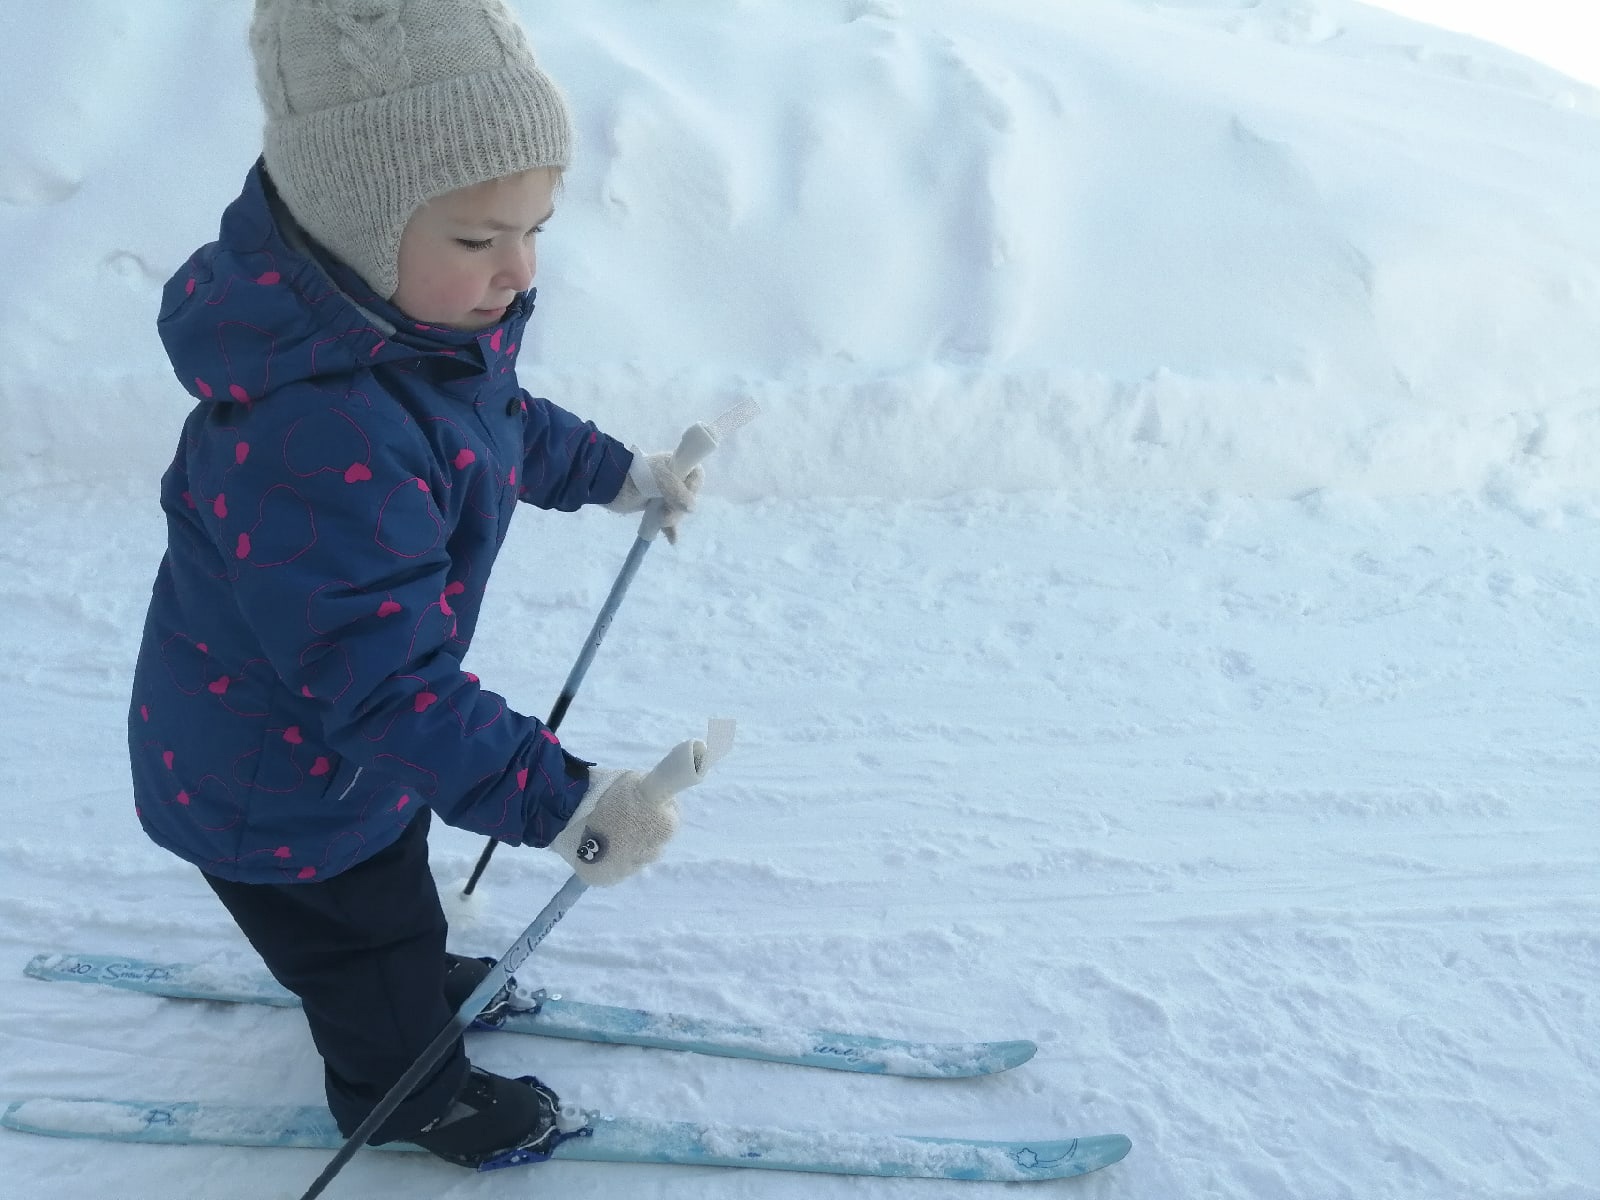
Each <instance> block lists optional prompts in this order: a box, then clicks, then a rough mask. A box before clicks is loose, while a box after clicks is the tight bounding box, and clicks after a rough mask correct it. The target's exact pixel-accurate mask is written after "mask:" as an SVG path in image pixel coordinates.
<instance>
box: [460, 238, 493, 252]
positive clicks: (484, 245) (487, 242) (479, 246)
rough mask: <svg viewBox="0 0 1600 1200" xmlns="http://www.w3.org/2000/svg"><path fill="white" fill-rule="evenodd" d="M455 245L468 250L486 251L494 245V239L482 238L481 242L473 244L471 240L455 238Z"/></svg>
mask: <svg viewBox="0 0 1600 1200" xmlns="http://www.w3.org/2000/svg"><path fill="white" fill-rule="evenodd" d="M456 244H457V245H460V246H465V247H466V248H467V249H468V250H487V249H488V248H489V247H490V246H492V245H494V239H493V238H484V239H483V241H481V242H475V241H473V240H472V239H471V238H457V239H456Z"/></svg>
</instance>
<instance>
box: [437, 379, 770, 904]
mask: <svg viewBox="0 0 1600 1200" xmlns="http://www.w3.org/2000/svg"><path fill="white" fill-rule="evenodd" d="M760 412H761V409H760V407H759V406H758V405H757V404H756V402H755V401H754V400H745V401H742V402H741V403H739V404H736V405H734V406H733V407H732V408H730V409H729V410H728V411H727V412H725V413H723V414H722V415H721V416H720V417H718V418H717V419H716V420H714V421H712V422H711V423H710V424H709V425H707V424H705V423H698V424H695V425H691V426H689V428H688V429H686V430H684V433H683V437H682V438H681V439H679V442H678V448H677V449H676V450H674V451H673V452H672V467H673V470H674V471H679V474H680V477H681V476H682V475H687V474H688V473H689V472H690V471H691V470H693V469H694V468H695V467H696V466H697V465H698V464H699V463H700V462H701V461H702V460H703V459H704V458H705V457H706V456H707V455H708V454H710V453H711V452H712V451H713V450H715V449H716V448H717V446H718V444H719V443H721V441H722V439H723V438H725V437H727V436H728V434H730V433H732V432H733V431H734V430H736V429H738V428H740V427H741V426H744V425H746V424H748V423H749V422H750V421H751V420H753V419H754V418H755V417H756V416H757V415H758V414H759V413H760ZM680 468H681V470H680ZM640 475H641V477H642V478H641V479H640V480H639V481H638V482H639V483H640V486H641V489H642V488H644V487H649V488H651V489H652V490H654V489H655V484H654V481H653V480H650V479H649V476H650V472H648V471H643V472H640ZM647 481H648V482H647ZM665 515H666V506H665V504H664V503H663V502H662V500H661V498H660V493H659V490H655V495H654V497H653V498H652V499H651V500H650V502H649V504H647V505H646V506H645V511H644V517H643V518H642V519H641V520H640V522H639V534H638V536H637V537H636V538H634V541H633V547H632V549H630V550H629V551H628V557H627V558H626V559H625V560H624V561H623V564H622V570H621V571H619V572H618V573H617V579H616V582H615V583H613V584H612V585H611V592H610V594H609V595H607V596H606V602H605V604H603V605H602V606H601V608H600V615H599V616H597V617H595V619H594V626H593V628H591V629H590V630H589V637H588V639H587V640H586V641H585V642H584V644H583V649H582V650H581V651H580V652H579V654H578V661H577V662H575V663H573V665H572V670H571V671H570V672H569V673H568V675H567V681H566V683H564V684H563V685H562V687H561V695H559V696H558V697H556V702H555V704H554V706H552V707H551V709H550V716H549V718H548V719H547V720H546V721H545V726H546V727H547V728H549V729H550V730H551V732H554V731H555V730H556V729H558V728H559V727H560V725H561V722H562V720H563V719H564V718H565V717H566V715H567V709H568V707H570V706H571V704H572V698H573V697H574V696H576V695H577V693H578V685H579V684H581V683H582V682H583V677H584V676H585V675H587V674H588V673H589V664H590V663H592V662H594V656H595V652H596V651H597V650H599V649H600V643H601V642H602V641H604V640H605V636H606V631H607V630H608V629H610V628H611V620H612V618H613V617H615V616H616V614H617V609H618V608H620V607H621V605H622V598H623V596H625V595H627V592H628V585H629V584H631V583H632V582H633V577H634V576H635V575H636V574H638V572H639V564H640V563H641V562H643V561H644V555H645V551H647V550H649V549H650V543H651V542H653V541H654V540H655V538H656V535H657V534H658V533H660V532H661V521H662V518H663V517H664V516H665ZM497 844H498V843H497V842H496V840H495V839H494V838H490V839H489V842H488V844H487V845H486V846H484V848H483V853H482V854H480V855H479V856H478V863H477V865H476V866H474V867H473V868H472V875H471V877H470V878H469V879H468V880H467V886H466V887H464V888H463V889H462V890H461V894H462V895H463V896H470V895H472V892H473V889H475V888H476V887H477V886H478V880H479V879H481V878H483V872H484V870H485V868H487V867H488V865H489V859H490V858H492V857H493V856H494V848H495V846H496V845H497Z"/></svg>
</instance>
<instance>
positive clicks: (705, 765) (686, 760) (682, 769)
mask: <svg viewBox="0 0 1600 1200" xmlns="http://www.w3.org/2000/svg"><path fill="white" fill-rule="evenodd" d="M733 734H734V723H733V722H732V721H731V720H727V719H722V718H713V719H712V720H711V721H709V722H708V723H707V726H706V736H705V740H704V741H701V740H700V739H698V738H693V739H691V740H689V741H687V742H680V743H679V744H678V745H676V746H674V747H673V748H672V749H671V750H669V751H667V753H666V756H665V757H664V758H662V760H661V761H660V762H659V763H657V764H656V765H655V766H654V767H653V768H652V769H651V770H650V772H649V773H648V774H646V775H645V776H644V777H643V779H641V780H640V782H639V785H638V788H639V792H640V793H641V794H644V795H647V796H649V797H650V798H651V799H652V800H654V801H655V802H657V803H668V802H671V800H672V798H673V797H674V796H676V795H677V794H678V793H679V792H681V791H683V790H684V789H685V788H691V787H694V786H695V785H696V784H698V783H701V782H703V781H704V780H705V777H706V776H707V774H709V773H710V771H711V768H712V767H713V766H715V765H716V763H717V761H718V760H719V759H721V758H722V757H723V755H725V754H727V753H728V751H729V750H731V749H732V748H733ZM492 844H493V843H491V845H492ZM588 889H589V885H588V884H587V883H585V882H584V881H583V880H582V879H580V878H579V877H578V876H577V875H573V876H572V878H570V879H568V880H567V882H566V883H564V884H563V885H562V886H561V890H560V891H558V892H556V894H555V895H554V896H552V897H551V898H550V903H548V904H546V905H545V906H544V908H543V909H542V910H541V911H540V913H539V915H538V916H537V917H535V918H534V919H533V923H532V924H531V925H529V926H528V927H527V928H526V929H524V930H523V931H522V933H521V935H520V936H519V937H518V938H517V940H516V941H514V942H512V943H511V945H510V946H508V947H506V950H505V953H503V954H502V955H500V957H499V959H498V960H497V961H496V962H495V965H494V966H492V967H491V968H489V973H488V974H487V975H485V976H484V977H483V979H482V980H481V981H480V982H479V983H478V986H477V987H476V988H475V989H473V992H472V995H470V996H468V997H467V998H466V1000H465V1001H463V1002H462V1005H461V1007H460V1008H458V1009H457V1010H456V1012H455V1015H454V1016H453V1017H451V1018H450V1021H449V1023H448V1024H447V1025H446V1026H445V1027H444V1028H443V1029H441V1030H440V1031H439V1033H438V1035H437V1036H436V1037H435V1038H434V1039H433V1041H432V1042H430V1043H428V1047H427V1049H425V1050H424V1051H423V1052H422V1053H421V1054H419V1055H418V1056H417V1059H416V1061H415V1062H413V1063H412V1064H411V1065H410V1066H409V1067H407V1068H406V1072H405V1074H404V1075H402V1076H401V1077H400V1078H399V1079H398V1080H396V1081H395V1085H394V1086H393V1087H391V1088H390V1089H389V1091H388V1092H387V1093H386V1094H385V1095H384V1097H383V1099H382V1100H380V1101H378V1105H377V1107H376V1108H374V1109H373V1110H372V1111H371V1112H370V1113H369V1114H367V1118H366V1120H364V1121H362V1122H361V1125H360V1126H359V1127H358V1128H357V1129H356V1131H355V1132H354V1133H352V1134H351V1135H350V1136H349V1137H348V1138H346V1139H345V1143H344V1145H343V1146H341V1147H339V1150H338V1152H337V1153H336V1154H335V1155H334V1156H333V1157H332V1158H331V1159H329V1160H328V1165H327V1166H325V1167H324V1168H323V1169H322V1174H320V1175H318V1176H317V1178H316V1179H315V1180H313V1181H312V1183H311V1186H310V1187H309V1188H307V1189H306V1191H305V1192H304V1193H302V1195H301V1197H300V1200H316V1197H318V1196H320V1195H321V1194H322V1192H323V1189H325V1188H326V1187H327V1186H328V1184H329V1183H330V1182H331V1181H332V1179H333V1177H334V1176H335V1175H337V1174H338V1173H339V1172H340V1171H341V1170H343V1169H344V1165H345V1164H346V1163H348V1162H349V1161H350V1159H351V1158H353V1157H354V1156H355V1153H356V1151H357V1150H359V1149H361V1147H362V1146H364V1145H366V1143H367V1139H368V1138H370V1137H371V1136H372V1135H373V1134H374V1133H375V1132H377V1129H378V1126H380V1125H382V1124H383V1123H384V1122H385V1121H386V1120H388V1119H389V1115H390V1114H391V1113H392V1112H394V1110H395V1109H396V1108H398V1107H399V1106H400V1103H401V1102H402V1101H403V1100H405V1098H406V1097H407V1096H409V1095H410V1094H411V1093H412V1091H413V1090H414V1089H415V1088H416V1086H417V1085H418V1084H419V1083H421V1082H422V1081H423V1080H424V1079H426V1078H427V1077H428V1074H429V1073H430V1072H431V1071H432V1070H433V1069H434V1068H435V1067H436V1066H437V1065H438V1063H439V1060H440V1059H442V1058H443V1057H444V1056H445V1055H446V1054H447V1053H449V1051H450V1050H451V1048H452V1047H453V1046H454V1045H455V1044H456V1042H457V1041H458V1040H459V1039H460V1037H461V1035H462V1034H463V1033H465V1032H466V1031H467V1029H468V1028H470V1027H471V1025H472V1023H473V1021H475V1020H477V1018H478V1014H479V1013H481V1012H482V1011H483V1010H484V1009H485V1008H487V1007H488V1006H489V1002H490V1001H491V1000H493V999H494V998H495V995H496V993H498V992H499V991H500V989H501V988H503V987H505V986H506V984H507V983H509V982H511V975H512V972H514V971H515V970H516V969H517V968H518V967H520V966H521V965H522V964H523V963H524V962H526V961H527V959H528V956H529V955H530V954H532V953H533V951H534V948H535V947H536V946H538V944H539V943H540V942H542V941H544V939H545V937H546V935H548V934H549V932H550V931H551V930H552V929H554V928H555V926H556V923H557V922H558V921H560V920H561V918H562V917H564V916H566V915H567V910H568V909H570V908H571V907H572V906H573V905H574V904H575V903H577V900H578V897H579V896H581V895H583V893H584V892H586V891H587V890H588Z"/></svg>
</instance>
